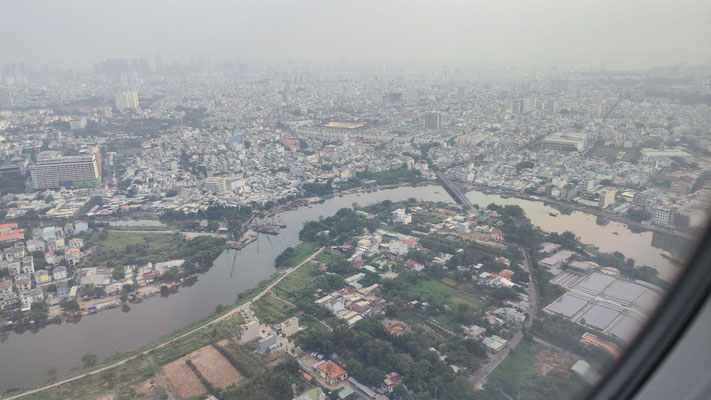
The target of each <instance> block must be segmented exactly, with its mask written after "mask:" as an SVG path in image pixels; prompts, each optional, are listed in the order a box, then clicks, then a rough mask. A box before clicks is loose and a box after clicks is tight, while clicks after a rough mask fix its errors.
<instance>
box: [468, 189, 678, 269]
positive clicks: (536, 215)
mask: <svg viewBox="0 0 711 400" xmlns="http://www.w3.org/2000/svg"><path fill="white" fill-rule="evenodd" d="M467 198H469V200H471V202H472V203H474V204H478V205H479V206H480V207H486V206H487V205H489V204H491V203H496V204H500V205H517V206H520V207H521V208H523V210H524V211H525V212H526V216H527V217H528V218H529V219H530V220H531V223H533V224H534V225H537V226H539V227H540V228H541V229H543V230H544V231H548V232H558V233H563V232H565V231H572V232H573V233H575V235H576V236H578V237H579V238H580V240H581V241H582V242H583V243H587V244H593V245H595V246H598V247H599V248H600V250H602V251H604V252H608V253H612V252H614V251H619V252H620V253H622V254H624V255H625V256H626V257H631V258H633V259H634V260H635V261H636V262H637V265H649V266H650V267H654V268H655V269H656V270H657V271H659V277H660V278H662V279H666V280H669V279H671V278H673V277H674V276H675V275H676V274H677V272H678V270H679V267H677V266H675V265H674V264H673V263H672V262H670V261H669V260H668V259H667V258H664V257H662V253H661V252H662V248H656V247H653V246H652V242H654V244H655V245H659V246H660V247H661V246H663V244H662V243H665V244H668V245H667V246H664V247H665V249H666V250H668V251H670V252H674V253H679V252H680V251H681V250H682V249H681V247H682V246H679V244H678V243H677V242H678V241H674V240H673V239H672V238H666V237H665V236H669V235H664V234H656V233H654V234H653V233H652V232H651V231H645V232H641V233H634V232H632V231H630V230H629V229H628V228H627V225H625V224H622V223H619V222H614V221H610V222H609V223H608V224H607V225H598V224H597V223H596V222H595V221H596V217H595V216H594V215H592V214H587V213H584V212H581V211H573V212H572V213H571V214H569V215H563V214H562V213H561V212H560V211H558V210H557V209H555V208H553V207H550V206H547V205H545V204H543V202H541V201H532V200H524V199H519V198H515V197H510V198H506V199H505V198H502V197H501V196H499V195H489V194H485V193H482V192H479V191H471V192H468V193H467ZM550 213H554V214H558V216H557V217H553V216H551V215H550Z"/></svg>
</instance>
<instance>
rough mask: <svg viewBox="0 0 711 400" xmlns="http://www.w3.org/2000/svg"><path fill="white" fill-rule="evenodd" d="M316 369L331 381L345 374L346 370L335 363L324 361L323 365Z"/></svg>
mask: <svg viewBox="0 0 711 400" xmlns="http://www.w3.org/2000/svg"><path fill="white" fill-rule="evenodd" d="M316 368H318V369H319V370H321V371H322V372H324V373H325V374H326V376H328V377H329V378H331V379H335V378H337V377H339V376H341V375H345V374H346V370H344V369H343V368H341V367H339V366H338V364H336V363H335V362H333V361H331V360H328V361H326V362H325V363H323V364H321V365H319V366H318V367H316Z"/></svg>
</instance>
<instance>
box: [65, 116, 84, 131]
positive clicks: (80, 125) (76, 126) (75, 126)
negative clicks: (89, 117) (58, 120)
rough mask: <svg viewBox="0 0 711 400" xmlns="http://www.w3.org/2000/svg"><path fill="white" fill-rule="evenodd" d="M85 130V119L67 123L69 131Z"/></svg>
mask: <svg viewBox="0 0 711 400" xmlns="http://www.w3.org/2000/svg"><path fill="white" fill-rule="evenodd" d="M84 128H86V117H81V118H79V119H73V120H71V121H69V129H71V130H73V131H77V130H80V129H84Z"/></svg>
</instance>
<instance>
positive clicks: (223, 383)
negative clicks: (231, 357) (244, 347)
mask: <svg viewBox="0 0 711 400" xmlns="http://www.w3.org/2000/svg"><path fill="white" fill-rule="evenodd" d="M190 359H191V360H192V361H193V364H195V366H196V367H197V369H198V371H200V373H201V374H202V375H203V376H204V377H205V378H206V379H207V380H208V381H210V383H212V384H213V385H215V386H217V387H218V388H220V389H224V388H226V387H227V386H230V385H232V384H235V383H238V382H241V381H242V380H244V376H243V375H242V374H241V373H240V372H239V371H237V370H236V369H235V367H233V366H232V364H230V362H229V361H228V360H227V359H226V358H225V357H224V356H223V355H222V354H220V352H219V351H217V350H216V349H215V348H214V347H212V346H205V347H203V348H201V349H199V350H197V351H195V352H193V353H191V354H190Z"/></svg>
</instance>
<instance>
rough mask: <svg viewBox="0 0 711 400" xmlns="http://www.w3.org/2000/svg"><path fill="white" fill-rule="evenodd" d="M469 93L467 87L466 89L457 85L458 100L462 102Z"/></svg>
mask: <svg viewBox="0 0 711 400" xmlns="http://www.w3.org/2000/svg"><path fill="white" fill-rule="evenodd" d="M466 95H467V91H466V89H464V87H463V86H458V87H457V101H459V102H462V101H464V97H465V96H466Z"/></svg>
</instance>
